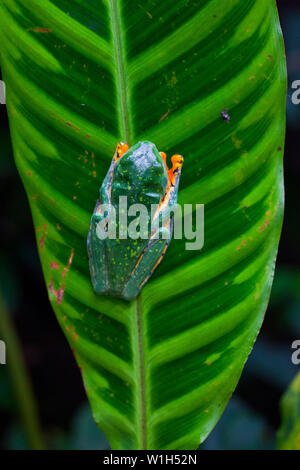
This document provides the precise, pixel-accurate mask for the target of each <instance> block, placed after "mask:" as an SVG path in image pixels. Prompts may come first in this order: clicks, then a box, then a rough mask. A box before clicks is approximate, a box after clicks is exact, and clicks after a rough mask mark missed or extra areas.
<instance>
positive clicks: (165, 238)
mask: <svg viewBox="0 0 300 470" xmlns="http://www.w3.org/2000/svg"><path fill="white" fill-rule="evenodd" d="M172 227H173V219H172V220H171V221H169V222H168V223H167V224H165V226H164V227H162V228H160V229H159V231H158V232H156V233H155V234H154V235H153V236H152V237H151V238H150V240H149V243H148V245H147V247H146V248H145V250H144V251H143V253H142V255H141V256H140V259H139V260H138V262H137V265H136V266H135V268H134V270H133V272H132V273H131V276H130V279H129V281H128V283H127V285H126V287H125V289H124V291H123V294H122V297H123V298H125V299H126V300H132V299H134V298H135V297H136V296H137V295H138V293H139V292H140V290H141V289H142V287H143V286H144V285H145V284H146V282H147V281H148V280H149V279H150V277H151V276H152V274H153V272H154V271H155V269H156V268H157V266H158V265H159V264H160V263H161V261H162V259H163V257H164V255H165V253H166V251H167V248H168V246H169V243H170V240H171V233H172Z"/></svg>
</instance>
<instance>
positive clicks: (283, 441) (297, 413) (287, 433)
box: [278, 373, 300, 450]
mask: <svg viewBox="0 0 300 470" xmlns="http://www.w3.org/2000/svg"><path fill="white" fill-rule="evenodd" d="M280 410H281V426H280V430H279V432H278V449H279V450H300V373H298V374H297V375H296V377H295V379H294V380H293V382H292V383H291V385H290V386H289V388H288V389H287V391H286V392H285V394H284V395H283V397H282V399H281V402H280Z"/></svg>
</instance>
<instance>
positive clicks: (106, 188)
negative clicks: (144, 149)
mask: <svg viewBox="0 0 300 470" xmlns="http://www.w3.org/2000/svg"><path fill="white" fill-rule="evenodd" d="M128 149H129V147H128V145H127V144H124V143H123V142H120V143H119V144H118V145H117V148H116V151H115V153H114V156H113V159H112V162H111V164H110V167H109V169H108V172H107V174H106V176H105V178H104V180H103V183H102V185H101V188H100V199H101V201H102V204H109V201H110V198H111V185H112V180H113V176H114V169H115V165H116V163H117V161H118V160H120V158H121V157H123V155H124V153H126V152H127V150H128Z"/></svg>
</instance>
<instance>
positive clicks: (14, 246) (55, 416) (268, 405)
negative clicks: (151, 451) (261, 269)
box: [0, 0, 300, 449]
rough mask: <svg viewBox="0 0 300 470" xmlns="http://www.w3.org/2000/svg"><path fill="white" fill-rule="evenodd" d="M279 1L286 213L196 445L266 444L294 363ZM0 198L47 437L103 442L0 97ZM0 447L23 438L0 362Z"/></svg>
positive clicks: (298, 329)
mask: <svg viewBox="0 0 300 470" xmlns="http://www.w3.org/2000/svg"><path fill="white" fill-rule="evenodd" d="M278 7H279V13H280V19H281V24H282V28H283V33H284V37H285V44H286V53H287V61H288V74H289V90H288V99H287V139H286V152H285V185H286V212H285V222H284V227H283V233H282V238H281V243H280V249H279V256H278V263H277V269H276V275H275V281H274V286H273V291H272V296H271V302H270V305H269V308H268V311H267V314H266V319H265V322H264V325H263V327H262V331H261V333H260V336H259V339H258V341H257V343H256V345H255V348H254V350H253V352H252V354H251V355H250V358H249V360H248V362H247V364H246V367H245V369H244V372H243V375H242V378H241V380H240V383H239V385H238V387H237V390H236V392H235V394H234V396H233V398H232V400H231V401H230V403H229V405H228V407H227V409H226V411H225V413H224V415H223V417H222V418H221V420H220V422H219V423H218V425H217V426H216V428H215V430H214V431H213V433H212V434H211V435H210V437H209V438H208V439H207V441H206V442H205V444H204V445H203V448H204V449H272V448H275V447H276V432H277V430H278V427H279V424H280V415H279V400H280V398H281V396H282V394H283V393H284V391H285V389H286V387H287V386H288V384H289V383H290V381H291V380H292V379H293V377H294V376H295V375H296V373H297V372H298V371H299V370H300V367H299V366H295V365H293V364H292V362H291V354H292V349H291V344H292V342H293V341H294V340H295V339H300V316H299V310H300V267H299V266H300V263H299V261H300V242H299V241H300V240H299V226H300V222H299V214H300V197H299V195H300V191H299V182H300V159H299V149H300V144H299V137H300V105H299V106H295V105H293V104H292V102H291V94H292V92H293V90H292V89H291V83H292V81H293V80H297V79H298V80H300V2H299V0H278ZM0 201H1V202H0V214H1V216H0V289H1V292H2V293H3V294H4V296H5V300H6V302H7V304H8V307H9V310H10V312H11V314H12V315H13V320H14V324H15V326H16V329H17V332H18V335H19V338H20V341H21V345H22V349H23V353H24V356H25V360H26V363H27V365H28V368H29V371H30V376H31V379H32V383H33V388H34V392H35V395H36V399H37V403H38V409H39V414H40V419H41V424H42V428H43V432H44V435H45V439H46V443H47V447H48V448H50V449H105V448H108V444H107V442H106V440H105V437H104V436H103V434H102V433H101V431H100V430H98V429H97V427H96V425H95V424H94V422H93V419H92V417H91V412H90V409H89V406H88V404H87V401H86V397H85V392H84V390H83V386H82V381H81V376H80V373H79V370H78V368H77V366H76V364H75V360H74V358H73V356H72V353H71V350H70V348H69V346H68V344H67V341H66V340H65V338H64V336H63V333H62V332H61V330H60V328H59V326H58V323H57V321H56V319H55V316H54V313H53V312H52V309H51V307H50V303H49V301H48V297H47V291H46V289H45V285H44V281H43V276H42V271H41V267H40V263H39V259H38V255H37V249H36V244H35V236H34V229H33V225H32V220H31V215H30V211H29V206H28V203H27V198H26V195H25V192H24V189H23V186H22V183H21V181H20V178H19V176H18V173H17V171H16V168H15V166H14V162H13V157H12V151H11V145H10V137H9V129H8V123H7V116H6V109H5V106H0ZM16 215H17V217H18V218H16ZM20 230H21V231H20ZM1 448H3V449H26V448H28V444H27V443H26V435H25V432H24V430H23V428H22V425H21V422H20V417H19V412H18V406H17V403H16V399H15V397H14V391H13V389H12V384H11V381H10V377H9V371H8V368H7V367H4V366H0V449H1Z"/></svg>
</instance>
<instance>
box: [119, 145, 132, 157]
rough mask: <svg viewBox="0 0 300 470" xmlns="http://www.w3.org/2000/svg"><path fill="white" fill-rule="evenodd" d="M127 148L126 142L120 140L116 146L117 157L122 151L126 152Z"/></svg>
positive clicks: (120, 155) (122, 153) (121, 154)
mask: <svg viewBox="0 0 300 470" xmlns="http://www.w3.org/2000/svg"><path fill="white" fill-rule="evenodd" d="M128 149H129V146H128V145H127V144H124V143H123V142H121V143H120V144H119V145H118V146H117V158H121V157H122V156H123V155H124V153H126V152H127V150H128Z"/></svg>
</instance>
